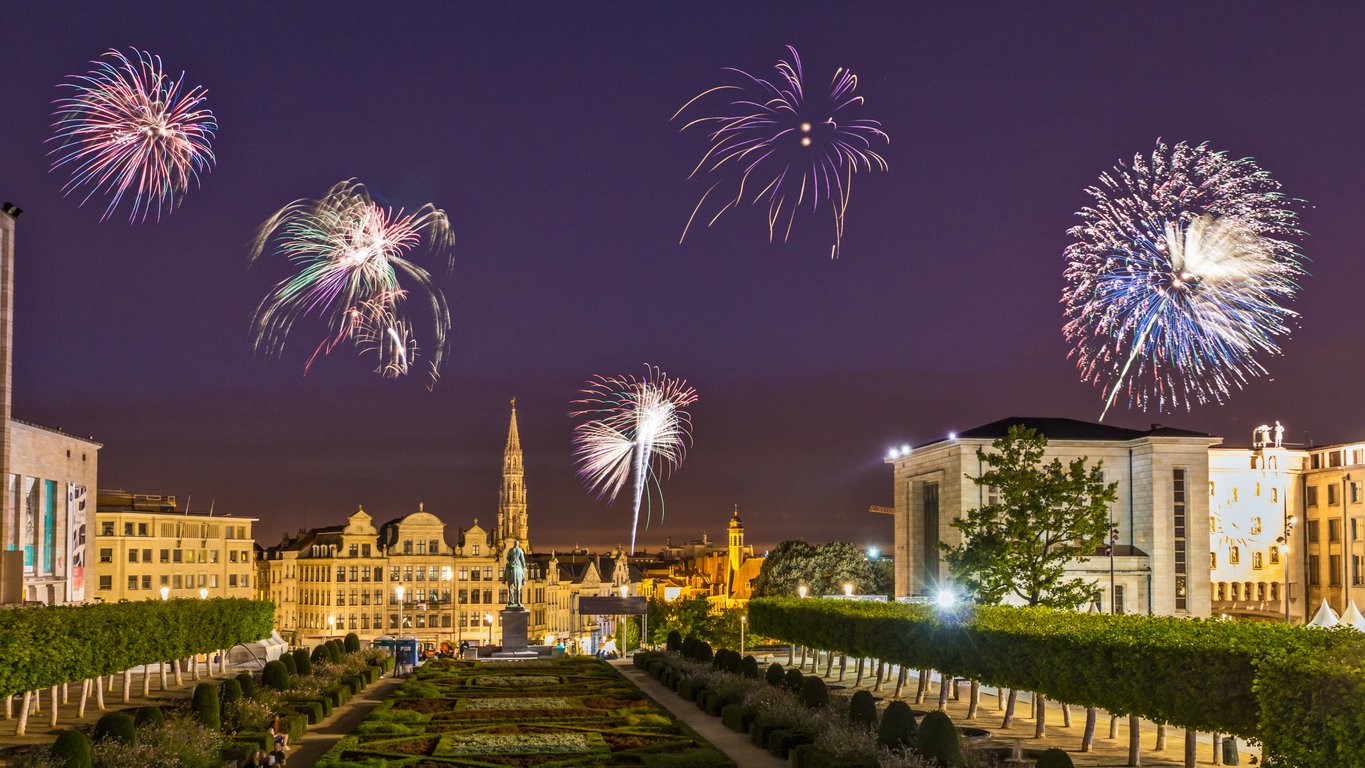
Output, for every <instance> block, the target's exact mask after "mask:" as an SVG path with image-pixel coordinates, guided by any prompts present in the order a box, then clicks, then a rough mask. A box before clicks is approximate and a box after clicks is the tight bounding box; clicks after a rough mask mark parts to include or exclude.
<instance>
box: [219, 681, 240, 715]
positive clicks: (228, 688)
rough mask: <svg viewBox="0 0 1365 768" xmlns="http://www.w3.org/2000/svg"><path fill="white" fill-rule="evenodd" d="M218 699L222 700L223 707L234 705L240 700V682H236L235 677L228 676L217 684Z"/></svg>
mask: <svg viewBox="0 0 1365 768" xmlns="http://www.w3.org/2000/svg"><path fill="white" fill-rule="evenodd" d="M218 700H219V701H220V702H222V704H223V708H224V709H227V708H228V707H231V706H236V704H237V702H239V701H241V700H242V684H241V683H239V682H237V678H235V677H229V678H228V679H226V680H224V681H223V683H222V685H219V686H218Z"/></svg>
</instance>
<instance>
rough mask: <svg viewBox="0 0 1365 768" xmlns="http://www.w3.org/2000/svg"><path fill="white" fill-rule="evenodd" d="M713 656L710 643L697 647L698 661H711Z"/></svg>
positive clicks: (700, 644)
mask: <svg viewBox="0 0 1365 768" xmlns="http://www.w3.org/2000/svg"><path fill="white" fill-rule="evenodd" d="M713 655H714V654H713V653H712V652H711V644H710V643H706V642H703V643H699V644H698V645H697V661H710V660H711V658H712V656H713Z"/></svg>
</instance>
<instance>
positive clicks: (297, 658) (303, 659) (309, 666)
mask: <svg viewBox="0 0 1365 768" xmlns="http://www.w3.org/2000/svg"><path fill="white" fill-rule="evenodd" d="M290 654H291V655H292V656H293V657H294V669H295V670H296V673H297V674H300V675H311V674H313V661H312V659H310V658H308V651H305V650H304V649H302V648H295V649H294V650H292V651H290Z"/></svg>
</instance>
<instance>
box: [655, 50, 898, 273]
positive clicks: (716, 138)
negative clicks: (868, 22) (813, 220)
mask: <svg viewBox="0 0 1365 768" xmlns="http://www.w3.org/2000/svg"><path fill="white" fill-rule="evenodd" d="M787 50H788V51H790V52H791V61H787V60H779V61H778V62H777V66H776V69H777V73H778V75H779V77H778V78H776V79H774V80H765V79H763V78H760V77H757V76H755V75H751V74H749V73H748V72H745V71H743V70H740V69H734V68H730V67H727V68H726V70H725V71H727V72H730V73H733V74H735V75H737V76H738V80H739V84H738V85H721V86H717V87H715V88H711V89H708V90H706V91H703V92H702V93H700V94H698V95H696V96H694V97H693V98H692V99H691V100H690V101H688V102H687V103H686V104H684V105H683V106H682V108H681V109H679V110H678V111H677V112H676V113H675V114H674V115H673V118H672V119H675V120H676V119H677V118H678V116H679V115H681V114H682V113H683V112H684V111H686V110H687V109H688V108H689V107H692V106H693V105H694V104H697V105H700V104H703V103H711V102H715V101H723V103H718V104H716V105H715V107H714V108H712V109H711V110H710V112H711V113H710V114H707V115H705V116H702V117H697V118H694V119H691V120H689V121H688V122H686V123H684V124H683V127H682V130H684V131H685V130H687V129H689V128H692V127H700V128H701V129H703V130H705V131H706V137H707V141H708V142H709V144H710V146H709V148H708V149H707V150H706V153H705V154H703V155H702V158H701V160H700V161H699V162H698V163H697V165H696V167H695V168H693V169H692V173H691V174H690V175H689V176H688V178H689V179H693V178H697V177H698V176H700V175H705V176H713V175H714V176H718V177H720V178H719V180H717V181H716V182H714V183H713V184H711V186H710V187H709V188H708V189H707V190H706V191H705V192H704V193H702V196H701V199H699V200H698V201H697V205H696V207H695V208H694V209H693V210H692V215H691V216H690V217H688V219H687V224H686V225H685V226H684V227H683V233H682V237H681V238H680V239H679V241H678V242H682V241H683V240H685V239H686V238H687V232H688V230H690V229H691V227H692V223H693V221H695V220H696V218H697V216H698V215H699V214H701V215H702V216H703V218H706V219H707V226H711V225H712V224H714V223H715V222H716V220H717V219H719V218H720V217H721V215H722V214H724V213H725V212H726V211H728V210H730V209H732V208H735V207H737V206H739V205H740V204H742V203H743V202H745V194H746V190H754V192H753V194H752V197H751V198H750V199H749V202H750V203H751V204H759V203H766V204H767V206H768V240H769V241H772V240H774V239H775V238H776V236H777V234H778V231H779V230H781V234H782V239H783V241H784V242H785V241H786V240H787V239H788V238H789V237H790V236H791V231H792V225H793V223H794V222H795V219H796V212H797V210H798V209H799V208H802V207H803V205H805V204H806V203H809V206H810V209H811V211H818V210H819V208H820V206H821V204H822V203H823V204H825V205H828V206H829V207H830V209H831V210H832V212H833V214H834V244H833V245H832V246H831V247H830V257H831V258H837V257H838V255H839V248H840V244H841V243H842V241H843V237H844V217H845V214H846V213H847V211H848V201H849V195H850V194H851V192H852V187H853V175H854V174H855V173H856V172H858V171H859V170H864V171H869V172H870V171H872V170H874V169H875V170H881V171H885V170H886V169H887V163H886V159H885V158H883V157H882V156H881V155H880V154H879V153H878V152H877V151H876V150H875V149H874V145H875V144H879V143H887V142H889V141H890V138H889V137H888V136H887V135H886V133H885V132H884V131H883V130H882V127H881V123H879V122H878V121H876V120H871V119H867V118H861V117H858V116H857V115H858V114H859V113H860V112H861V110H862V108H863V97H862V96H856V95H854V92H855V91H856V90H857V88H858V77H857V75H854V74H853V73H852V72H849V71H848V70H847V69H844V68H842V67H840V68H839V69H838V70H836V71H835V73H834V78H833V80H832V81H831V83H830V87H829V89H828V90H824V91H821V90H818V89H817V90H816V91H813V92H810V93H808V89H807V87H806V82H805V73H804V72H803V70H802V68H801V56H800V55H799V54H798V53H797V52H796V49H795V48H793V47H791V46H787ZM713 95H714V96H716V97H717V98H710V97H712V96H713ZM731 186H732V187H733V189H731V190H730V191H725V189H727V188H729V187H731ZM717 190H721V191H720V192H719V193H718V194H717V195H716V196H715V198H714V200H715V205H718V206H719V208H718V209H716V210H715V211H714V213H711V212H710V210H711V209H708V212H707V213H702V209H703V207H704V206H705V205H706V202H707V200H708V198H712V193H713V192H717Z"/></svg>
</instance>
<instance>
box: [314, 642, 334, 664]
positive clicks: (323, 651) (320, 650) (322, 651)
mask: <svg viewBox="0 0 1365 768" xmlns="http://www.w3.org/2000/svg"><path fill="white" fill-rule="evenodd" d="M310 659H311V661H312V662H313V663H314V664H326V663H329V662H331V659H330V658H329V657H328V656H327V648H326V646H322V645H319V646H318V647H316V648H314V649H313V655H312V656H311V657H310Z"/></svg>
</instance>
